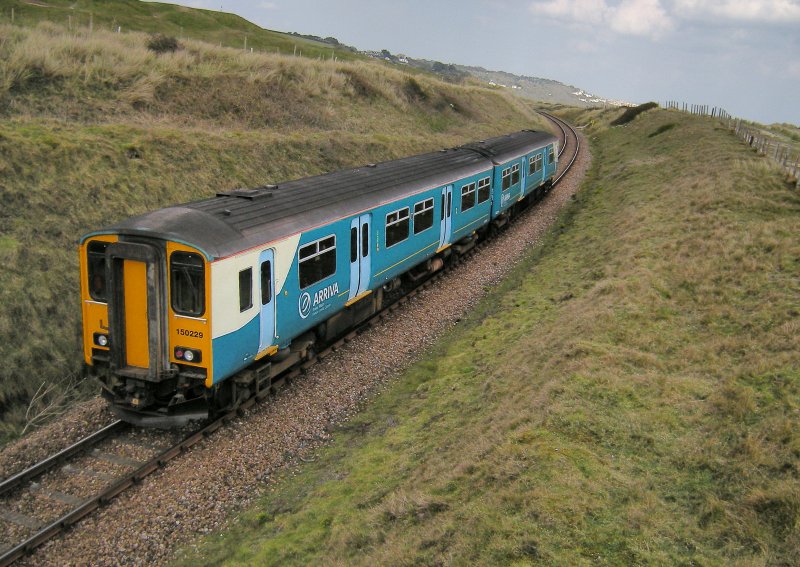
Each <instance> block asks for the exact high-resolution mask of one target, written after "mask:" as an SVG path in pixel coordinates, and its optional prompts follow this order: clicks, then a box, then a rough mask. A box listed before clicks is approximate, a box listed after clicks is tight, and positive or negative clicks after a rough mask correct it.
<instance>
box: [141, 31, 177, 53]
mask: <svg viewBox="0 0 800 567" xmlns="http://www.w3.org/2000/svg"><path fill="white" fill-rule="evenodd" d="M147 49H149V50H150V51H155V52H156V53H173V52H175V51H177V50H178V49H180V45H179V44H178V40H177V39H175V38H174V37H172V36H170V35H164V34H163V33H155V34H153V35H151V36H150V39H149V40H148V41H147Z"/></svg>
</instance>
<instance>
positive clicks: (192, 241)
mask: <svg viewBox="0 0 800 567" xmlns="http://www.w3.org/2000/svg"><path fill="white" fill-rule="evenodd" d="M557 145H558V142H557V140H556V138H555V137H553V136H552V135H550V134H546V133H542V132H534V131H527V130H526V131H522V132H517V133H514V134H510V135H506V136H500V137H497V138H492V139H488V140H483V141H480V142H476V143H473V144H467V145H465V146H461V147H459V148H454V149H447V150H441V151H438V152H432V153H426V154H422V155H417V156H412V157H408V158H404V159H399V160H394V161H388V162H384V163H378V164H370V165H368V166H365V167H360V168H357V169H350V170H345V171H338V172H334V173H330V174H326V175H320V176H316V177H310V178H305V179H298V180H295V181H289V182H287V183H283V184H281V185H267V186H264V187H257V188H254V189H236V190H233V191H228V192H225V193H219V194H217V195H216V196H215V197H213V198H210V199H205V200H202V201H198V202H194V203H188V204H184V205H176V206H173V207H168V208H165V209H161V210H157V211H153V212H150V213H146V214H144V215H141V216H138V217H134V218H131V219H128V220H125V221H123V222H121V223H119V224H117V225H114V226H111V227H109V228H106V229H103V230H98V231H95V232H91V233H89V234H87V235H85V236H84V237H83V238H82V239H81V242H80V263H81V294H82V308H83V339H84V358H85V363H86V365H87V368H88V371H89V373H90V374H91V375H93V376H95V377H97V378H98V379H99V380H100V382H101V384H102V390H103V394H104V396H105V397H106V398H107V399H109V400H110V401H111V404H112V408H113V409H114V411H115V412H117V413H118V414H119V415H120V416H121V417H122V418H123V419H126V420H128V421H131V422H133V423H138V424H143V425H148V424H150V425H160V426H169V425H180V424H182V423H185V422H187V421H188V420H192V419H202V418H205V417H207V416H209V415H210V414H213V413H215V412H219V411H223V410H227V409H230V408H232V407H235V406H236V405H237V404H238V403H239V402H240V401H241V400H243V399H245V398H247V397H249V396H250V395H251V394H252V393H253V391H256V390H258V389H261V388H265V387H268V386H269V384H270V383H271V380H272V379H273V378H274V377H276V376H278V375H279V374H281V373H282V372H284V371H285V370H286V369H287V368H289V367H291V366H292V365H294V364H297V363H298V362H301V361H303V360H304V359H306V358H307V357H309V356H310V354H311V353H312V352H313V350H314V349H316V348H320V347H321V346H322V345H324V344H326V343H327V342H329V341H331V340H333V339H334V338H336V337H337V336H340V335H341V334H342V333H344V332H346V331H347V330H348V329H350V328H351V327H352V326H353V325H355V324H357V323H359V322H361V321H363V320H365V319H367V318H368V317H370V316H371V315H373V314H374V313H375V312H376V311H378V310H379V309H380V308H381V305H382V302H383V297H384V293H385V292H388V291H391V290H394V289H396V288H398V287H400V286H401V285H403V283H404V282H407V281H413V280H419V279H421V278H424V277H426V276H427V275H429V274H431V273H432V272H435V271H437V270H439V269H441V268H442V267H443V266H444V265H445V263H447V262H448V261H450V260H451V259H452V258H454V257H458V256H460V255H462V254H464V253H466V252H467V251H469V250H470V249H471V248H472V247H474V245H475V244H476V242H477V241H478V240H479V239H480V238H481V237H483V235H484V234H485V233H487V232H488V231H490V230H492V229H493V228H494V227H499V226H502V225H503V224H505V223H506V222H507V221H508V219H509V217H510V216H511V215H513V214H514V213H515V212H516V211H517V210H519V209H520V208H521V207H523V206H525V205H527V204H528V203H530V202H534V201H535V200H537V199H538V198H539V197H541V196H542V195H543V194H544V193H545V192H546V191H547V190H548V189H549V188H550V186H551V185H552V180H553V177H554V175H555V172H556V167H557V155H558V151H557Z"/></svg>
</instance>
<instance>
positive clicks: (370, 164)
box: [367, 163, 378, 167]
mask: <svg viewBox="0 0 800 567" xmlns="http://www.w3.org/2000/svg"><path fill="white" fill-rule="evenodd" d="M367 167H378V164H376V163H368V164H367Z"/></svg>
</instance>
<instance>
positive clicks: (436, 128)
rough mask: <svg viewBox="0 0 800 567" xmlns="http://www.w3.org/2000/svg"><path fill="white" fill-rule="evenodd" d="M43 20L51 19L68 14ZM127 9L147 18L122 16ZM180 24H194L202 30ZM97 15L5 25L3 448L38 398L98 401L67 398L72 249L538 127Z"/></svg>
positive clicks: (408, 87) (348, 65)
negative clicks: (187, 210) (231, 196)
mask: <svg viewBox="0 0 800 567" xmlns="http://www.w3.org/2000/svg"><path fill="white" fill-rule="evenodd" d="M39 4H44V3H43V2H42V3H38V4H37V6H38V5H39ZM47 4H48V5H49V6H50V7H53V10H54V13H56V11H57V10H61V9H64V10H66V8H64V7H63V6H65V5H66V4H67V3H66V2H63V3H60V2H49V3H47ZM106 4H110V3H103V2H95V3H93V4H92V5H93V6H104V5H106ZM83 5H84V4H83V3H81V2H78V3H77V6H78V7H80V6H83ZM4 6H5V5H4ZM26 6H28V7H30V6H29V5H28V4H26ZM119 6H127V7H128V8H130V9H133V8H141V9H142V10H151V9H152V7H151V6H150V5H149V4H142V5H141V6H139V3H133V2H119V3H117V2H114V7H115V9H117V8H118V7H119ZM23 8H24V7H23ZM173 8H174V7H173ZM174 9H175V13H176V14H180V15H181V17H186V18H189V16H191V18H189V19H190V20H191V21H192V22H197V21H201V20H202V17H206V16H207V15H208V14H206V13H200V15H199V16H197V15H196V14H194V15H193V14H191V13H188V12H185V11H184V9H178V8H174ZM120 10H121V8H120ZM22 13H23V11H22V9H20V11H19V12H17V13H16V14H15V18H17V19H16V23H17V24H19V23H20V22H21V21H24V20H23V16H22V15H21V14H22ZM93 13H95V12H93ZM115 13H121V12H115ZM98 14H99V11H98V12H96V13H95V16H94V17H95V20H94V25H93V27H92V28H88V27H86V22H85V21H82V22H81V27H77V24H76V23H75V21H74V20H73V22H72V25H73V28H72V29H69V28H68V27H66V26H64V25H60V24H54V23H52V22H39V23H37V24H35V26H33V27H27V26H20V25H13V26H12V25H0V117H2V121H0V200H1V201H2V203H3V207H2V208H0V359H2V360H3V367H2V369H0V434H2V435H5V436H13V435H16V434H18V433H19V432H20V430H21V429H22V427H23V426H24V424H25V422H26V418H25V416H24V414H25V410H26V408H27V406H28V404H29V401H30V399H31V396H32V395H33V393H34V392H36V391H37V389H38V388H39V387H40V386H41V385H42V384H46V385H48V386H55V389H54V390H52V391H51V393H50V399H45V400H42V401H43V402H44V403H43V404H41V406H37V407H34V408H31V409H32V415H35V414H36V413H37V412H38V411H41V410H42V409H43V408H44V407H45V406H47V403H49V401H51V400H52V399H54V398H59V397H60V396H63V395H67V396H68V397H70V396H73V395H76V393H77V394H80V395H87V394H88V393H90V392H94V387H93V386H91V385H86V384H84V385H82V386H81V387H80V388H78V389H77V390H76V388H75V381H76V380H77V378H75V377H76V375H77V373H78V371H79V361H80V351H79V313H80V311H79V307H80V306H79V303H78V299H77V298H78V280H77V257H76V252H75V243H76V241H77V239H78V238H79V237H80V236H81V235H82V234H83V233H84V232H87V231H89V230H91V229H95V228H97V227H99V226H102V225H106V224H110V223H113V222H115V221H117V220H119V219H121V218H124V217H127V216H130V215H133V214H137V213H141V212H143V211H145V210H148V209H153V208H157V207H162V206H166V205H170V204H174V203H177V202H183V201H188V200H192V199H197V198H201V197H206V196H209V195H213V194H214V193H215V192H217V191H219V190H221V189H229V188H232V187H241V186H255V185H258V184H263V183H267V182H272V183H276V182H281V181H284V180H286V179H290V178H296V177H302V176H307V175H313V174H318V173H323V172H328V171H332V170H336V169H340V168H345V167H349V166H356V165H360V164H364V163H369V162H377V161H381V160H385V159H391V158H397V157H402V156H406V155H410V154H413V153H417V152H421V151H426V150H433V149H437V148H441V147H446V146H453V145H456V144H460V143H464V142H467V141H472V140H475V139H480V138H483V137H487V136H491V135H497V134H500V133H505V132H510V131H514V130H519V129H521V128H530V127H533V128H541V127H542V123H541V122H540V119H539V118H538V117H537V115H536V114H535V113H534V112H533V110H532V107H531V105H530V104H528V103H526V102H524V101H521V100H519V99H517V98H515V97H512V96H508V95H506V94H504V93H499V92H496V91H493V90H491V89H487V88H479V87H464V86H458V85H451V84H447V83H443V82H440V81H437V80H435V79H433V78H430V77H425V76H415V77H412V76H410V75H408V74H406V73H403V72H401V71H397V70H393V69H391V68H387V67H386V66H385V65H383V64H379V63H372V62H358V61H353V62H347V61H333V60H331V59H330V58H327V59H325V60H314V59H309V58H307V57H293V56H291V55H277V54H274V53H249V52H243V51H242V50H241V49H231V48H225V47H219V46H218V45H214V44H212V43H205V42H200V41H194V40H186V39H184V40H182V41H180V45H181V48H180V49H178V50H177V51H175V52H165V53H161V54H158V53H156V52H154V51H152V50H150V49H148V47H147V45H148V42H149V41H150V36H149V35H147V34H144V33H114V32H112V31H109V30H108V29H105V28H104V27H103V26H100V25H98V21H99V18H100V17H99V15H98ZM187 14H188V15H187ZM218 16H219V17H221V16H220V15H219V14H214V17H218ZM209 17H210V16H209ZM164 18H165V19H166V16H164ZM192 18H194V19H192ZM198 18H200V20H198ZM179 21H181V22H185V21H189V20H179ZM171 25H176V24H174V23H173V24H171ZM196 25H197V26H198V27H199V26H200V24H199V23H198V24H196ZM209 25H211V24H209ZM187 27H188V24H187V26H185V27H184V31H185V30H186V29H187ZM212 37H214V36H213V35H212ZM21 329H24V332H22V331H21ZM28 417H29V418H30V416H28Z"/></svg>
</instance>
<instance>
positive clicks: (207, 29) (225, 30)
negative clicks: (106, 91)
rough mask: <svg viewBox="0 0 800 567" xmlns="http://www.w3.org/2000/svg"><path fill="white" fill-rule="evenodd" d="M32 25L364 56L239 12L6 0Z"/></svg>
mask: <svg viewBox="0 0 800 567" xmlns="http://www.w3.org/2000/svg"><path fill="white" fill-rule="evenodd" d="M12 11H13V18H14V23H15V24H16V25H23V26H33V25H36V24H37V23H39V22H51V23H55V24H58V25H61V26H64V27H67V28H69V29H74V30H79V29H81V28H84V27H86V28H88V27H89V26H91V27H92V28H93V29H95V30H106V31H117V29H118V28H119V29H121V31H125V32H128V31H137V32H145V33H162V34H166V35H171V36H175V37H177V38H180V39H196V40H201V41H205V42H207V43H212V44H215V45H219V46H224V47H233V48H238V49H243V50H244V49H247V50H248V51H249V50H251V49H252V50H254V51H258V52H270V53H283V54H294V53H300V54H301V55H303V56H304V57H308V58H312V59H317V58H319V57H322V58H323V59H330V58H331V57H336V58H337V59H345V60H354V59H361V60H363V59H365V57H363V56H361V55H358V54H356V53H353V52H352V51H351V50H349V49H347V48H345V47H344V46H342V47H338V48H336V47H334V46H331V45H330V44H327V43H323V42H321V41H312V40H309V39H306V38H303V37H299V36H297V35H292V34H287V33H282V32H276V31H272V30H266V29H263V28H261V27H260V26H257V25H255V24H253V23H252V22H249V21H247V20H245V19H244V18H242V17H240V16H237V15H236V14H228V13H225V12H217V11H214V10H202V9H198V8H187V7H184V6H177V5H175V4H164V3H160V2H140V1H139V0H35V1H33V0H5V1H4V2H3V4H2V6H0V22H2V23H11V18H12Z"/></svg>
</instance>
